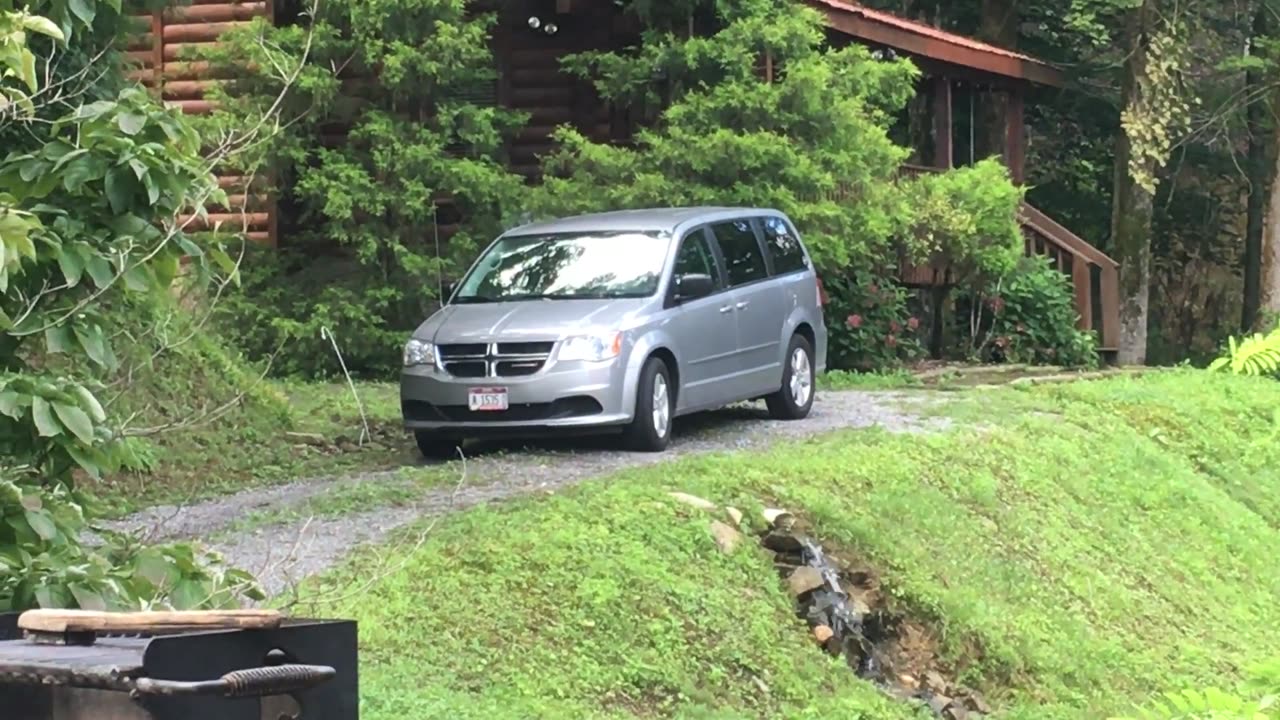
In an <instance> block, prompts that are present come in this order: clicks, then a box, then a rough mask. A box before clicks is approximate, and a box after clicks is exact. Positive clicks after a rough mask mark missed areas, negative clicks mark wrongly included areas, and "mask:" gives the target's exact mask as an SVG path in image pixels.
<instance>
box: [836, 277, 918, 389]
mask: <svg viewBox="0 0 1280 720" xmlns="http://www.w3.org/2000/svg"><path fill="white" fill-rule="evenodd" d="M824 282H825V283H826V288H827V295H828V298H829V302H828V305H827V308H826V316H827V331H828V338H829V340H828V344H829V347H828V353H827V354H828V358H829V363H830V365H831V368H832V369H833V370H860V371H873V370H884V369H888V368H893V367H897V366H899V365H901V364H902V363H903V362H904V361H908V360H912V359H915V358H918V357H920V355H921V353H922V352H923V349H922V347H921V345H920V339H919V334H920V333H919V331H920V320H919V318H916V317H913V316H912V315H911V313H910V311H909V310H908V308H907V298H908V292H907V290H906V288H903V287H902V286H900V285H898V284H897V283H895V282H894V281H892V280H890V279H887V278H886V277H884V276H881V275H877V274H875V273H870V272H854V273H853V274H852V275H844V276H839V277H834V278H826V279H824Z"/></svg>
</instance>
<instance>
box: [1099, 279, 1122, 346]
mask: <svg viewBox="0 0 1280 720" xmlns="http://www.w3.org/2000/svg"><path fill="white" fill-rule="evenodd" d="M1101 269H1102V273H1101V275H1102V277H1101V280H1100V284H1101V285H1102V288H1101V294H1102V328H1101V329H1100V331H1099V333H1098V334H1099V337H1100V339H1101V343H1102V347H1101V348H1099V349H1101V350H1107V351H1110V350H1115V349H1118V348H1119V347H1120V271H1119V270H1118V269H1117V268H1116V267H1113V266H1106V265H1104V266H1102V268H1101Z"/></svg>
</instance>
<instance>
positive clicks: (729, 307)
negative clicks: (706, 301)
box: [720, 305, 733, 315]
mask: <svg viewBox="0 0 1280 720" xmlns="http://www.w3.org/2000/svg"><path fill="white" fill-rule="evenodd" d="M731 312H733V306H732V305H725V306H724V307H722V308H720V314H722V315H723V314H724V313H731Z"/></svg>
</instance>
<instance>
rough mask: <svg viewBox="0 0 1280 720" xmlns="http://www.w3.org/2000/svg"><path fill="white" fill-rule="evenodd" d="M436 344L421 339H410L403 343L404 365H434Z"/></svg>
mask: <svg viewBox="0 0 1280 720" xmlns="http://www.w3.org/2000/svg"><path fill="white" fill-rule="evenodd" d="M435 364H436V346H435V345H432V344H431V343H426V342H422V341H421V340H410V341H409V342H407V343H405V344H404V366H405V367H414V366H417V365H435Z"/></svg>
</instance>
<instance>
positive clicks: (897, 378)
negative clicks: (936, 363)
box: [818, 370, 922, 390]
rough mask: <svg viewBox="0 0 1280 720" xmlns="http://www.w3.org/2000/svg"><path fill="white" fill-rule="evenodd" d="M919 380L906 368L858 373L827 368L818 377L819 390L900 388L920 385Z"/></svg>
mask: <svg viewBox="0 0 1280 720" xmlns="http://www.w3.org/2000/svg"><path fill="white" fill-rule="evenodd" d="M921 385H922V384H921V382H920V381H919V380H918V379H916V377H915V376H914V375H912V374H911V373H909V372H907V371H906V370H887V371H885V372H874V373H860V372H851V371H848V370H829V371H827V372H825V373H823V374H822V375H820V376H819V377H818V388H819V389H820V390H902V389H905V388H918V387H921Z"/></svg>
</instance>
